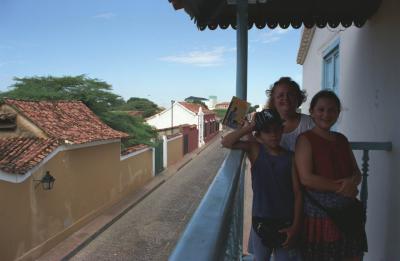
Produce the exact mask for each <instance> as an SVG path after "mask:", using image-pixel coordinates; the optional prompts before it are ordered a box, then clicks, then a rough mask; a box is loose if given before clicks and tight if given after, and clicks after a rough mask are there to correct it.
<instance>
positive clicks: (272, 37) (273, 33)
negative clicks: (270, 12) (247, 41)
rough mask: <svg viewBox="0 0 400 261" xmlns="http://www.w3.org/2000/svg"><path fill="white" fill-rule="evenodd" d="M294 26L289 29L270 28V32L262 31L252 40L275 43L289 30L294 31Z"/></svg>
mask: <svg viewBox="0 0 400 261" xmlns="http://www.w3.org/2000/svg"><path fill="white" fill-rule="evenodd" d="M292 30H293V28H291V27H289V28H287V29H282V28H280V27H277V28H275V29H271V30H268V32H266V33H264V32H261V33H259V34H257V36H256V38H255V39H253V40H251V42H261V43H265V44H268V43H273V42H277V41H279V40H280V39H281V38H282V36H283V35H285V34H287V33H288V32H290V31H292Z"/></svg>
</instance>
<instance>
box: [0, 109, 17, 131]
mask: <svg viewBox="0 0 400 261" xmlns="http://www.w3.org/2000/svg"><path fill="white" fill-rule="evenodd" d="M16 118H17V115H15V114H11V113H0V131H14V130H15V128H16V127H17V123H16Z"/></svg>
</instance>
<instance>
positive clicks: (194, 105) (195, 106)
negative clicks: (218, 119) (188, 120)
mask: <svg viewBox="0 0 400 261" xmlns="http://www.w3.org/2000/svg"><path fill="white" fill-rule="evenodd" d="M179 103H180V104H181V105H182V106H184V107H185V108H186V109H188V110H190V111H192V112H194V113H195V114H197V113H198V112H199V108H200V107H202V110H203V113H204V114H214V112H213V111H210V110H209V109H207V108H206V107H204V106H201V105H200V104H197V103H190V102H179Z"/></svg>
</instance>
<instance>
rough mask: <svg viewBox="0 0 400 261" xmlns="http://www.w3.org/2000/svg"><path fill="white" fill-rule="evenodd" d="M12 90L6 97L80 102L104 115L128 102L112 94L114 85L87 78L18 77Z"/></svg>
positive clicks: (3, 94)
mask: <svg viewBox="0 0 400 261" xmlns="http://www.w3.org/2000/svg"><path fill="white" fill-rule="evenodd" d="M14 81H15V83H14V84H13V85H11V86H10V90H9V91H7V92H3V93H1V94H0V95H1V96H2V97H8V98H16V99H29V100H80V101H82V102H83V103H85V104H86V106H88V107H89V108H90V109H91V110H92V111H93V112H94V113H96V114H101V113H104V112H107V111H109V110H111V109H112V108H114V107H116V106H120V105H122V104H123V103H124V100H123V99H122V97H121V96H119V95H116V94H114V93H112V92H111V89H112V87H111V85H110V84H108V83H106V82H104V81H100V80H98V79H92V78H88V77H86V76H85V75H78V76H63V77H53V76H47V77H39V76H35V77H24V78H14Z"/></svg>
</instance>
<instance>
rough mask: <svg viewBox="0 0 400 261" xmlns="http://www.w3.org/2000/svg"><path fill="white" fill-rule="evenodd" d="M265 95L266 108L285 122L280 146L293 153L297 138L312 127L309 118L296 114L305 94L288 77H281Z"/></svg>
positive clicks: (312, 124)
mask: <svg viewBox="0 0 400 261" xmlns="http://www.w3.org/2000/svg"><path fill="white" fill-rule="evenodd" d="M266 94H267V95H268V97H269V98H268V102H267V107H268V108H270V109H275V110H277V111H278V112H279V115H280V116H281V118H282V119H283V120H284V121H285V122H284V129H283V135H282V141H281V146H282V147H283V148H285V149H287V150H290V151H294V147H295V144H296V139H297V136H298V135H300V134H301V133H302V132H304V131H306V130H309V129H311V128H312V127H314V123H313V121H312V119H311V118H310V116H308V115H305V114H302V113H298V112H297V110H298V108H299V107H300V105H301V104H302V103H303V102H305V100H306V95H305V92H304V91H302V90H300V86H299V85H298V84H297V83H296V82H295V81H293V80H292V79H291V78H290V77H281V78H280V79H279V80H278V81H276V82H275V83H274V84H273V85H272V88H271V89H270V90H267V91H266Z"/></svg>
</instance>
